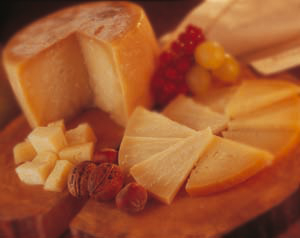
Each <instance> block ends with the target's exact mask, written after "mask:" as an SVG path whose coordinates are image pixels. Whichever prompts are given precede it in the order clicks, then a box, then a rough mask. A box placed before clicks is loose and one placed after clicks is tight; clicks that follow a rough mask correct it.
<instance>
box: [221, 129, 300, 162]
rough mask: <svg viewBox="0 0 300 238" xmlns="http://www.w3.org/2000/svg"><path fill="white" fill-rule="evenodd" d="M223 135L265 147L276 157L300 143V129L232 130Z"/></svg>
mask: <svg viewBox="0 0 300 238" xmlns="http://www.w3.org/2000/svg"><path fill="white" fill-rule="evenodd" d="M222 135H223V137H225V138H228V139H231V140H234V141H238V142H240V143H244V144H247V145H251V146H254V147H257V148H260V149H264V150H267V151H269V152H270V153H272V154H273V155H274V156H276V158H278V157H282V156H284V155H286V154H287V153H289V152H290V150H291V149H293V148H294V147H295V146H296V145H298V143H299V139H300V130H299V129H298V130H234V131H232V130H230V131H224V132H222Z"/></svg>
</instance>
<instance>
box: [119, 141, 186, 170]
mask: <svg viewBox="0 0 300 238" xmlns="http://www.w3.org/2000/svg"><path fill="white" fill-rule="evenodd" d="M180 140H182V138H153V137H134V136H124V137H123V140H122V143H121V146H120V150H119V166H120V167H121V169H122V170H123V172H124V173H126V174H127V173H128V172H129V169H130V168H131V167H132V166H133V165H135V164H137V163H139V162H142V161H144V160H146V159H148V158H150V157H151V156H152V155H154V154H157V153H159V152H161V151H163V150H165V149H167V148H169V147H170V146H172V145H174V144H176V143H177V142H179V141H180Z"/></svg>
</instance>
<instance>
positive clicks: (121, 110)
mask: <svg viewBox="0 0 300 238" xmlns="http://www.w3.org/2000/svg"><path fill="white" fill-rule="evenodd" d="M157 55H158V45H157V42H156V39H155V36H154V32H153V30H152V27H151V25H150V23H149V21H148V19H147V16H146V14H145V13H144V11H143V9H142V8H141V7H139V6H137V5H135V4H132V3H126V2H97V3H87V4H80V5H77V6H73V7H69V8H66V9H62V10H60V11H57V12H55V13H53V14H50V15H48V16H46V17H44V18H42V19H40V20H38V21H36V22H34V23H32V24H31V25H29V26H28V27H26V28H24V29H23V30H21V31H20V32H18V33H17V34H16V35H15V36H14V37H13V38H12V39H11V40H10V41H9V42H8V44H7V45H6V47H5V49H4V54H3V59H4V66H5V69H6V71H7V74H8V77H9V80H10V83H11V85H12V87H13V90H14V92H15V94H16V96H17V99H18V101H19V103H20V105H21V107H22V109H23V111H24V113H25V115H26V117H27V119H28V121H29V123H30V125H31V126H33V127H35V126H38V125H46V124H48V123H49V122H52V121H55V120H58V119H61V118H65V119H68V118H70V117H72V116H74V115H75V114H76V113H78V112H79V111H80V110H82V109H83V108H86V107H88V106H92V105H94V106H96V107H99V108H101V109H102V110H104V111H106V112H108V113H109V114H110V115H111V116H112V118H113V119H114V120H115V121H117V122H118V123H119V124H121V125H125V124H126V122H127V119H128V116H129V115H130V114H131V112H132V111H133V110H134V108H135V107H136V106H137V105H143V106H145V107H148V106H150V105H151V99H150V94H149V90H148V86H149V80H150V78H151V74H152V72H153V70H154V67H155V61H156V57H157ZM140 62H143V64H142V65H141V64H140Z"/></svg>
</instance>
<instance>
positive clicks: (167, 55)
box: [159, 51, 174, 65]
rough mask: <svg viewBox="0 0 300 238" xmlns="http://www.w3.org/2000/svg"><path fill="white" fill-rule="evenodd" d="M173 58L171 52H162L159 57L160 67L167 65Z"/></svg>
mask: <svg viewBox="0 0 300 238" xmlns="http://www.w3.org/2000/svg"><path fill="white" fill-rule="evenodd" d="M173 58H174V55H173V54H172V53H171V52H167V51H164V52H162V53H161V54H160V56H159V63H160V65H167V64H169V63H170V62H171V61H172V60H173Z"/></svg>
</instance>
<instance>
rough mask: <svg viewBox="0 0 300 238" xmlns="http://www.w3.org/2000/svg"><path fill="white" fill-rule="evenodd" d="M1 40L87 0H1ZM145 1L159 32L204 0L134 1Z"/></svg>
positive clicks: (139, 2)
mask: <svg viewBox="0 0 300 238" xmlns="http://www.w3.org/2000/svg"><path fill="white" fill-rule="evenodd" d="M0 2H1V3H0V43H1V44H5V42H6V41H7V40H8V39H9V38H10V37H11V36H12V35H13V34H14V33H15V32H16V31H18V30H19V29H21V28H22V27H24V26H25V25H27V24H28V23H30V22H32V21H34V20H36V19H38V18H40V17H42V16H44V15H46V14H48V13H51V12H53V11H55V10H57V9H60V8H62V7H66V6H71V5H74V4H78V3H80V2H87V1H58V0H56V1H43V0H35V1H33V0H29V1H26V0H23V1H14V0H11V1H7V0H2V1H0ZM132 2H135V3H137V4H139V5H141V6H142V7H143V8H144V9H145V11H146V13H147V15H148V17H149V18H150V21H151V23H152V25H153V28H154V31H155V32H156V35H157V36H160V35H161V34H162V33H164V32H166V31H168V30H171V29H173V28H174V27H175V26H176V25H177V24H178V22H179V21H180V20H182V19H183V17H184V16H185V15H186V14H187V13H188V12H189V11H190V10H191V9H192V8H193V7H194V6H196V5H197V4H199V3H200V2H201V1H200V0H186V1H184V0H182V1H132Z"/></svg>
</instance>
